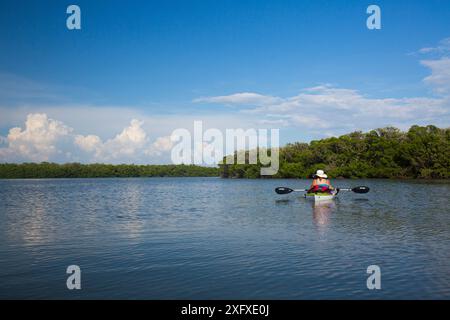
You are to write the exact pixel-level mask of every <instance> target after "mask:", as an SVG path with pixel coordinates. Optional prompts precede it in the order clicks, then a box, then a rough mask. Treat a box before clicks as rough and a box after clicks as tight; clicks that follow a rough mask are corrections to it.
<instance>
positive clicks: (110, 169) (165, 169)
mask: <svg viewBox="0 0 450 320" xmlns="http://www.w3.org/2000/svg"><path fill="white" fill-rule="evenodd" d="M218 174H219V173H218V169H217V168H211V167H200V166H190V165H189V166H188V165H126V164H121V165H110V164H80V163H66V164H56V163H48V162H43V163H22V164H12V163H4V164H0V178H3V179H15V178H97V177H102V178H106V177H210V176H218Z"/></svg>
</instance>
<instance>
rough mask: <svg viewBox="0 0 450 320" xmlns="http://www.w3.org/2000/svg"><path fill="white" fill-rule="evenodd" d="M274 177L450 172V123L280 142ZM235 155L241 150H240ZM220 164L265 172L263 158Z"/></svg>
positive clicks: (235, 171)
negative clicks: (449, 125) (257, 161)
mask: <svg viewBox="0 0 450 320" xmlns="http://www.w3.org/2000/svg"><path fill="white" fill-rule="evenodd" d="M279 151H280V167H279V171H278V173H277V174H276V175H275V176H272V178H308V177H310V176H311V175H312V174H313V173H314V172H315V171H316V170H318V169H323V170H325V171H326V172H327V174H328V175H329V176H330V177H333V178H339V177H342V178H436V179H448V178H450V129H449V128H447V129H440V128H437V127H435V126H431V125H430V126H425V127H422V126H412V127H411V128H410V129H409V130H408V131H407V132H402V131H400V130H399V129H397V128H393V127H387V128H382V129H377V130H372V131H370V132H367V133H362V132H360V131H358V132H353V133H350V134H346V135H343V136H340V137H333V138H327V139H322V140H317V141H311V142H310V143H309V144H308V143H291V144H288V145H286V146H285V147H282V148H280V150H279ZM235 157H236V154H235ZM224 163H225V164H221V165H220V174H221V176H222V177H225V178H260V177H261V176H260V167H261V165H260V164H254V165H250V164H245V165H237V164H226V160H225V158H224Z"/></svg>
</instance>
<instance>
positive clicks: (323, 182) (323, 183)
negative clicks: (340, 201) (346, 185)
mask: <svg viewBox="0 0 450 320" xmlns="http://www.w3.org/2000/svg"><path fill="white" fill-rule="evenodd" d="M313 179H314V180H313V182H312V184H311V187H310V188H309V190H308V192H309V193H312V192H331V191H333V190H334V188H333V187H332V186H331V182H330V180H329V179H328V176H327V175H326V174H325V172H324V171H323V170H317V172H316V174H315V175H314V177H313Z"/></svg>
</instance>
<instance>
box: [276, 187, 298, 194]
mask: <svg viewBox="0 0 450 320" xmlns="http://www.w3.org/2000/svg"><path fill="white" fill-rule="evenodd" d="M292 191H294V190H292V189H291V188H286V187H278V188H276V189H275V192H276V193H278V194H288V193H291V192H292Z"/></svg>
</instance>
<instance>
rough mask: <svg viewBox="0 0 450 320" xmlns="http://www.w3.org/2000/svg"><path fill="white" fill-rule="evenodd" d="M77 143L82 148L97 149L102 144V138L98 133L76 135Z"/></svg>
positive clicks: (89, 150)
mask: <svg viewBox="0 0 450 320" xmlns="http://www.w3.org/2000/svg"><path fill="white" fill-rule="evenodd" d="M74 142H75V144H76V145H77V146H78V147H79V148H80V149H82V150H84V151H87V152H91V151H95V150H97V149H98V148H99V147H100V146H101V145H102V140H101V139H100V138H99V137H98V136H96V135H92V134H90V135H87V136H82V135H76V136H75V141H74Z"/></svg>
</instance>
